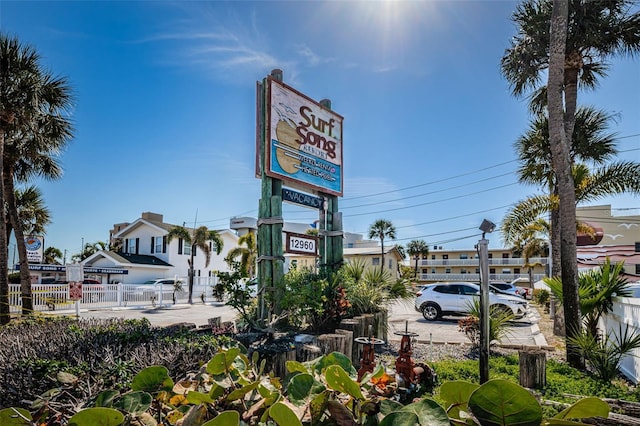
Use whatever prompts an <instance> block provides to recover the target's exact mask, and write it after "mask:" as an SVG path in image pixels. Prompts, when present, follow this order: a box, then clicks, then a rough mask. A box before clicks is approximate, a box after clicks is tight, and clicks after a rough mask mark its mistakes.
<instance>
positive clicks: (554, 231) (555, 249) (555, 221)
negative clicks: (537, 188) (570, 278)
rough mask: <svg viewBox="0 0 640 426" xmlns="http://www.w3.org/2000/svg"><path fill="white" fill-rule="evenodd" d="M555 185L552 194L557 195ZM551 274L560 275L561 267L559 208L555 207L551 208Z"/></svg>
mask: <svg viewBox="0 0 640 426" xmlns="http://www.w3.org/2000/svg"><path fill="white" fill-rule="evenodd" d="M557 188H558V187H557V185H554V189H553V194H554V195H558V189H557ZM550 218H551V220H550V221H551V231H550V234H551V235H550V237H551V276H554V277H562V268H561V267H560V209H559V207H555V208H553V209H551V214H550Z"/></svg>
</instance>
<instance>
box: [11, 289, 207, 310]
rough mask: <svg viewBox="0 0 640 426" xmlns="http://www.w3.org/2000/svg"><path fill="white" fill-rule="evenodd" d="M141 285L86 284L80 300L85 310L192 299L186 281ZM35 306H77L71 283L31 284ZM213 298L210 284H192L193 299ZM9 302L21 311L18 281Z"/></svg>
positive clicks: (160, 303)
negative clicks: (176, 287)
mask: <svg viewBox="0 0 640 426" xmlns="http://www.w3.org/2000/svg"><path fill="white" fill-rule="evenodd" d="M141 286H142V285H141V284H100V285H93V284H91V285H86V286H83V289H82V299H81V300H80V301H79V303H80V307H81V308H82V309H107V308H115V307H147V306H167V305H171V304H174V303H186V302H187V301H188V299H189V293H188V285H187V284H183V289H182V291H177V292H174V291H172V290H171V289H169V288H168V287H167V286H165V287H164V289H163V288H162V286H144V289H141ZM31 294H32V297H33V308H34V310H36V311H50V310H69V309H75V300H71V298H70V297H69V285H68V284H32V285H31ZM202 295H204V297H205V300H207V301H212V300H213V296H212V288H211V286H210V285H204V284H197V283H194V285H193V301H194V302H200V301H201V300H202ZM9 305H10V311H11V312H12V313H19V312H21V310H22V297H21V292H20V285H19V284H9Z"/></svg>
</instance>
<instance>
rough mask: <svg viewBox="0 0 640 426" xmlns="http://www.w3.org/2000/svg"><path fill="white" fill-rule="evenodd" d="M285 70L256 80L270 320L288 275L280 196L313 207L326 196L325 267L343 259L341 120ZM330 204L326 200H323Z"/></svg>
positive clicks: (264, 309)
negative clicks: (287, 78) (286, 78)
mask: <svg viewBox="0 0 640 426" xmlns="http://www.w3.org/2000/svg"><path fill="white" fill-rule="evenodd" d="M282 79H283V76H282V71H281V70H277V69H276V70H273V71H272V72H271V75H269V76H268V77H266V78H265V79H263V80H262V82H258V83H257V108H256V111H257V114H256V115H257V117H256V121H257V126H256V177H258V178H260V179H261V180H262V195H261V198H260V201H259V213H258V316H259V319H260V320H261V321H264V320H270V319H271V316H272V315H278V314H280V313H281V310H282V309H281V307H280V303H279V301H280V300H282V294H281V292H282V291H283V281H284V280H283V278H284V253H283V247H282V227H283V223H284V221H283V218H282V201H283V194H284V196H285V197H287V198H286V200H287V201H292V202H295V203H300V204H303V205H307V206H309V207H312V208H317V207H318V205H319V204H320V200H319V197H314V196H312V195H308V194H302V193H298V192H296V191H293V190H289V189H287V190H286V191H285V192H283V187H282V185H283V182H286V183H287V185H289V186H292V187H294V188H300V189H303V190H307V191H309V192H311V193H314V194H318V195H320V196H321V197H322V199H323V207H326V208H324V209H323V210H322V211H321V216H320V244H319V248H320V253H321V267H322V270H323V271H325V272H327V273H328V274H329V273H331V272H333V271H336V270H337V269H339V268H340V266H341V265H342V220H341V219H342V216H341V214H340V213H339V212H338V196H342V181H343V172H342V121H343V118H342V117H341V116H340V115H338V114H336V113H335V112H333V111H331V102H330V101H329V100H323V101H320V103H318V102H316V101H313V100H312V99H310V98H308V97H307V96H305V95H303V94H302V93H300V92H298V91H296V90H295V89H294V88H292V87H289V86H287V85H286V84H284V83H283V82H282ZM325 205H326V206H325Z"/></svg>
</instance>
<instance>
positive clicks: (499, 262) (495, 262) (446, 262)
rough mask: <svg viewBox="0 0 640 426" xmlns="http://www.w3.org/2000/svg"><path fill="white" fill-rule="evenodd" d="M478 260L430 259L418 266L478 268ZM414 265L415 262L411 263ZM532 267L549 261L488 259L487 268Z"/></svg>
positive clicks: (541, 258) (517, 258) (420, 262)
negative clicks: (526, 265) (527, 265)
mask: <svg viewBox="0 0 640 426" xmlns="http://www.w3.org/2000/svg"><path fill="white" fill-rule="evenodd" d="M478 262H479V260H478V259H431V260H426V259H425V260H419V261H418V266H419V267H420V266H422V267H428V266H478V265H479V263H478ZM412 263H413V264H415V260H414V261H412ZM527 263H528V264H529V265H533V264H536V263H538V264H540V265H546V264H548V263H549V259H548V258H546V257H532V258H530V259H529V262H525V259H524V258H522V257H511V258H491V259H489V266H522V267H524V265H525V264H527Z"/></svg>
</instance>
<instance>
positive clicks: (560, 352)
mask: <svg viewBox="0 0 640 426" xmlns="http://www.w3.org/2000/svg"><path fill="white" fill-rule="evenodd" d="M531 306H532V309H538V312H539V314H540V321H539V323H538V326H539V327H540V332H541V333H543V334H544V336H545V339H546V340H547V342H548V343H549V346H550V347H554V348H555V350H548V351H547V358H553V359H555V360H558V361H564V360H565V351H564V338H562V337H558V336H554V335H553V320H552V319H551V318H550V317H549V314H548V313H546V312H544V310H543V309H541V308H539V307H538V306H536V305H531ZM399 348H400V344H399V342H390V343H389V344H386V345H383V346H382V347H381V348H379V349H377V350H376V355H378V356H379V357H380V358H382V359H388V358H396V357H397V356H398V350H399ZM412 349H413V354H412V356H411V358H412V359H413V360H414V362H434V361H441V360H444V359H453V360H468V359H471V360H477V359H478V356H479V354H478V350H477V349H473V348H472V347H471V345H470V344H459V345H456V344H446V345H444V344H432V345H429V344H424V343H416V344H413V345H412ZM517 353H518V349H512V348H503V347H500V346H492V347H491V348H490V356H506V355H510V354H517Z"/></svg>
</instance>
